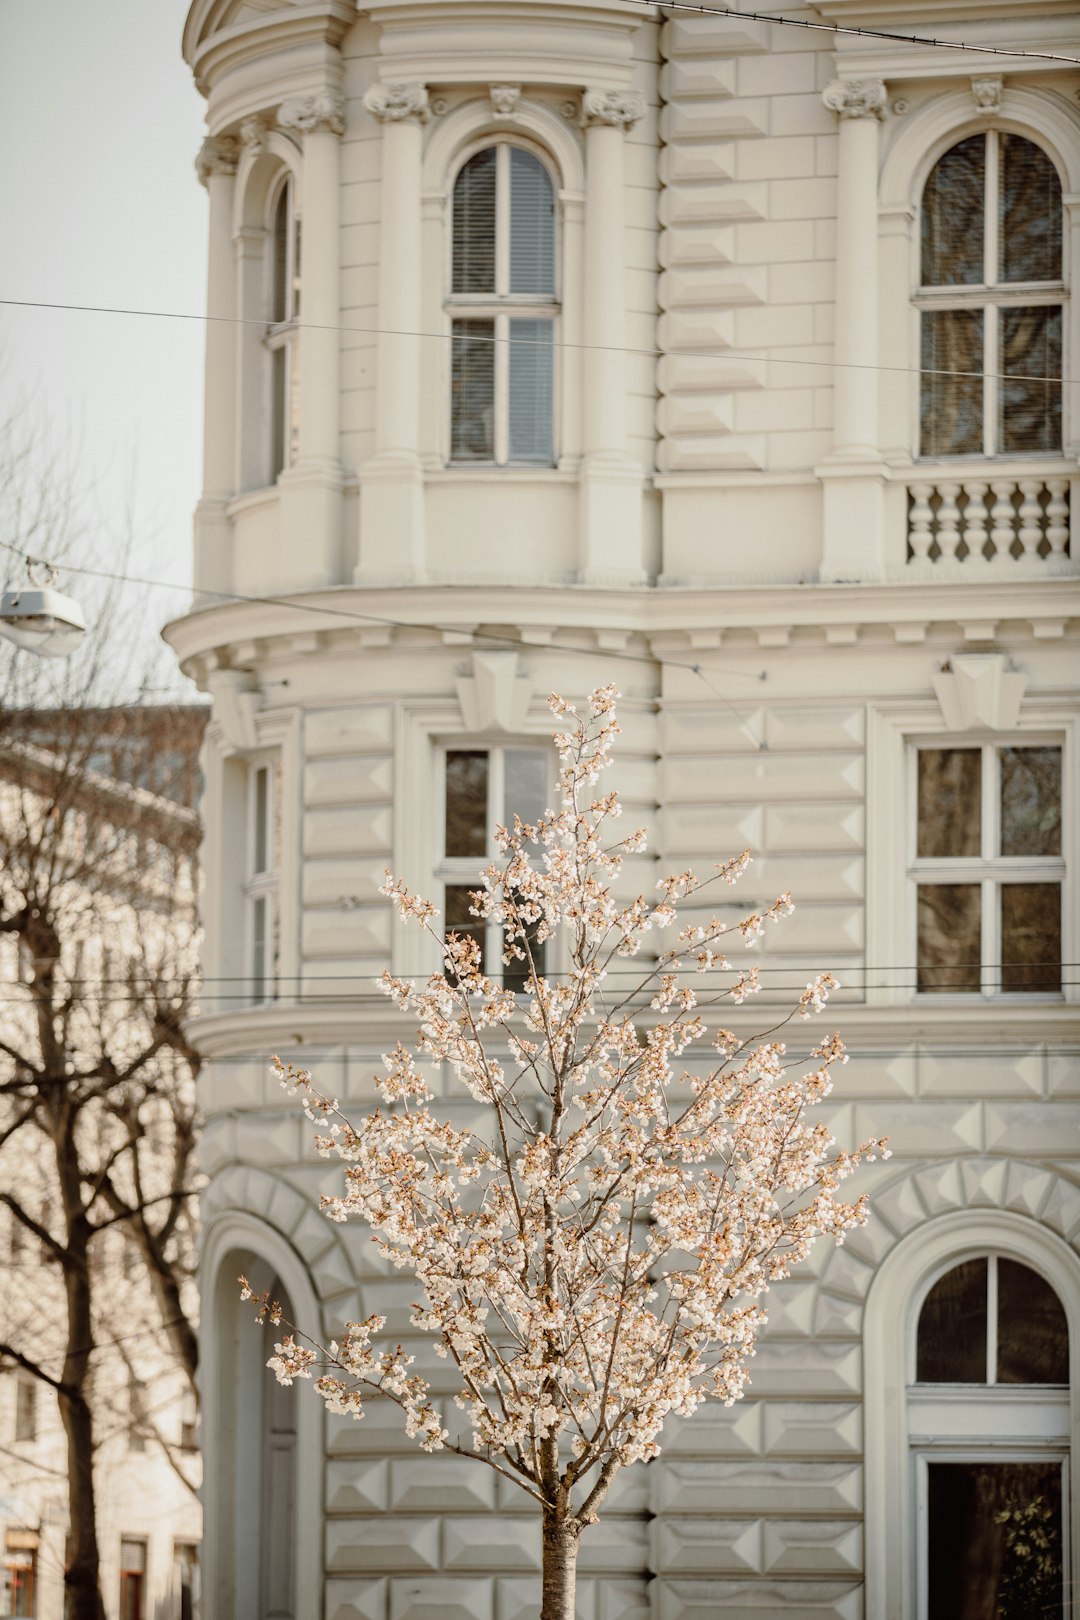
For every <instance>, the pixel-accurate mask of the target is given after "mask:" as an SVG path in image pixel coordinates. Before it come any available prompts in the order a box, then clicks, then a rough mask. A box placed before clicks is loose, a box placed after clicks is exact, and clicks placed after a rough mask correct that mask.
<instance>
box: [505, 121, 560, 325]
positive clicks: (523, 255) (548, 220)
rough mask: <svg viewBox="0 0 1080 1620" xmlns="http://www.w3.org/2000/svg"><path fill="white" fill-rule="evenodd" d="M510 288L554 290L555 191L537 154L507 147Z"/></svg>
mask: <svg viewBox="0 0 1080 1620" xmlns="http://www.w3.org/2000/svg"><path fill="white" fill-rule="evenodd" d="M510 291H511V292H512V293H554V291H555V194H554V192H553V190H552V186H551V177H550V175H549V174H548V172H547V170H546V169H545V168H544V165H543V164H542V163H541V162H540V160H539V158H535V157H533V155H532V153H531V152H523V151H522V150H521V148H520V147H518V146H515V147H512V148H511V150H510Z"/></svg>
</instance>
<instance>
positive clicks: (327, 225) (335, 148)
mask: <svg viewBox="0 0 1080 1620" xmlns="http://www.w3.org/2000/svg"><path fill="white" fill-rule="evenodd" d="M277 121H278V125H279V127H280V128H281V129H284V130H289V131H290V132H292V133H293V134H295V135H297V136H298V137H299V139H300V143H301V147H302V152H303V165H302V169H301V184H300V187H299V191H298V196H297V212H298V214H299V217H300V319H299V323H298V324H299V328H300V330H299V334H298V345H297V349H298V352H297V357H296V358H297V364H298V367H299V388H298V393H299V424H298V435H297V437H298V441H299V442H298V447H297V456H296V462H295V464H294V465H293V466H291V467H289V468H287V469H286V471H285V472H283V473H282V474H281V476H280V477H279V479H278V489H279V491H280V500H281V508H280V522H281V545H280V548H279V556H280V558H281V559H282V564H283V567H284V568H285V573H286V575H287V576H288V577H287V578H284V579H283V580H282V583H281V585H280V586H278V589H286V588H288V586H289V585H296V586H297V587H301V586H302V587H307V586H312V585H333V584H338V583H340V582H341V579H342V557H341V544H342V534H341V531H342V499H343V497H342V471H341V333H340V331H339V330H338V328H339V326H340V324H341V294H340V282H341V226H340V219H341V136H342V134H343V133H344V130H345V98H344V96H343V95H342V94H341V91H340V90H337V89H332V88H325V89H322V90H316V91H314V92H312V93H311V94H309V95H304V96H294V97H290V98H289V99H288V100H287V101H284V102H282V104H281V106H280V108H279V109H278V115H277Z"/></svg>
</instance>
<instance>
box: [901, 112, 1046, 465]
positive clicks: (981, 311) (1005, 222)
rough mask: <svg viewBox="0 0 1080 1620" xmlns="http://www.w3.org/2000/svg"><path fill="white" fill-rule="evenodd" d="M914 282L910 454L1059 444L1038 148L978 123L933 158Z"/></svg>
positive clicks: (1042, 448)
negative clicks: (915, 436) (916, 398)
mask: <svg viewBox="0 0 1080 1620" xmlns="http://www.w3.org/2000/svg"><path fill="white" fill-rule="evenodd" d="M919 282H920V285H919V291H918V294H917V297H916V303H917V306H918V309H919V320H920V348H921V366H922V372H923V375H922V386H921V393H920V454H921V455H923V456H930V457H936V456H1012V455H1033V454H1041V455H1054V454H1057V453H1059V452H1060V450H1061V442H1062V416H1061V395H1062V391H1061V384H1060V382H1059V381H1055V380H1053V379H1058V378H1060V377H1061V374H1062V372H1061V368H1062V352H1063V346H1062V309H1063V300H1064V296H1065V288H1064V282H1063V279H1062V206H1061V182H1060V180H1059V178H1058V174H1057V170H1056V169H1055V167H1054V165H1053V163H1052V162H1051V160H1050V158H1049V157H1048V156H1047V154H1046V153H1045V152H1044V151H1043V150H1042V148H1041V147H1038V146H1036V145H1035V144H1034V142H1032V141H1029V140H1026V139H1025V138H1024V137H1023V136H1022V135H1013V134H1005V133H1001V132H999V131H997V130H988V131H986V132H985V133H983V134H979V135H971V136H969V137H968V139H967V140H963V141H960V142H959V143H958V145H956V146H953V147H951V148H950V149H949V150H948V151H947V152H946V153H944V155H943V156H942V157H941V158H939V160H938V162H937V163H936V164H935V166H934V168H933V170H932V171H931V173H930V177H929V179H928V180H927V182H926V187H925V189H924V191H923V197H922V215H921V245H920V274H919ZM950 374H951V375H950Z"/></svg>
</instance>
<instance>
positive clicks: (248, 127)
mask: <svg viewBox="0 0 1080 1620" xmlns="http://www.w3.org/2000/svg"><path fill="white" fill-rule="evenodd" d="M269 133H270V120H269V119H268V118H266V117H264V116H263V114H262V113H256V114H255V116H254V117H253V118H245V119H244V122H243V123H242V124H241V125H240V145H241V146H242V147H243V148H244V151H245V152H250V153H251V155H252V157H258V156H259V154H260V153H261V152H265V151H266V137H267V135H268V134H269Z"/></svg>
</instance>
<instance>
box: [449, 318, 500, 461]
mask: <svg viewBox="0 0 1080 1620" xmlns="http://www.w3.org/2000/svg"><path fill="white" fill-rule="evenodd" d="M494 338H495V322H494V321H491V320H487V321H482V320H466V321H455V322H454V323H453V338H452V343H451V348H452V351H453V352H452V357H451V381H450V421H451V444H450V455H451V458H452V460H454V461H494V459H495V342H494Z"/></svg>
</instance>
